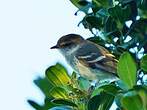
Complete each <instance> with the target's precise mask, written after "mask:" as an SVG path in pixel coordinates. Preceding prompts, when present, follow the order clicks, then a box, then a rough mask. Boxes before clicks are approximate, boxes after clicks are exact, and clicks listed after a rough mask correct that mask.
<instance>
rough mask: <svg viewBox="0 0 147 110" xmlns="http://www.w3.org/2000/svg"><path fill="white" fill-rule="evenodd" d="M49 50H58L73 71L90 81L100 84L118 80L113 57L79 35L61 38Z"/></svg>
mask: <svg viewBox="0 0 147 110" xmlns="http://www.w3.org/2000/svg"><path fill="white" fill-rule="evenodd" d="M51 49H58V50H59V51H60V52H61V53H62V55H63V56H64V57H65V59H66V61H67V63H68V64H69V65H70V66H71V67H72V68H73V69H74V71H76V72H77V73H79V74H80V75H81V76H82V77H84V78H86V79H88V80H90V81H94V80H95V81H96V82H100V83H102V82H113V81H115V80H118V77H117V74H116V65H117V60H116V59H115V57H114V56H113V55H112V54H110V53H109V51H108V50H107V49H105V48H104V47H102V46H100V45H97V44H95V43H93V42H91V41H88V40H85V39H84V38H83V37H82V36H80V35H77V34H68V35H65V36H62V37H61V38H60V39H59V40H58V42H57V44H56V45H55V46H53V47H51Z"/></svg>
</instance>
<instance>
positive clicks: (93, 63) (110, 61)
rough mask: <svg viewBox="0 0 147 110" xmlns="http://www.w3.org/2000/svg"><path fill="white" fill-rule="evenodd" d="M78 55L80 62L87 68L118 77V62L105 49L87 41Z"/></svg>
mask: <svg viewBox="0 0 147 110" xmlns="http://www.w3.org/2000/svg"><path fill="white" fill-rule="evenodd" d="M87 43H88V44H89V45H85V44H83V45H82V46H81V48H79V50H78V51H77V53H76V58H77V59H78V61H79V62H80V63H81V64H82V65H84V66H87V67H91V68H93V69H98V70H102V71H106V72H110V73H113V74H115V75H116V65H117V60H116V59H115V57H114V56H113V55H112V54H110V53H109V51H108V50H106V49H105V48H104V47H102V46H100V45H97V44H94V43H92V42H89V41H87Z"/></svg>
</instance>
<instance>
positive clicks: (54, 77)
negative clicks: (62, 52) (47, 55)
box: [45, 64, 70, 86]
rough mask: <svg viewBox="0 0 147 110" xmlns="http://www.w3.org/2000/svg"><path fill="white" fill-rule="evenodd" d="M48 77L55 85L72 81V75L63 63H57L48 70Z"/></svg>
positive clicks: (62, 84) (63, 84)
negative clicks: (70, 75)
mask: <svg viewBox="0 0 147 110" xmlns="http://www.w3.org/2000/svg"><path fill="white" fill-rule="evenodd" d="M45 73H46V77H47V78H48V80H49V81H50V83H52V84H53V85H54V86H65V85H68V84H69V83H70V77H69V75H68V73H67V71H66V70H65V68H64V67H63V66H62V65H61V64H56V65H54V66H51V67H49V68H48V69H47V70H46V72H45Z"/></svg>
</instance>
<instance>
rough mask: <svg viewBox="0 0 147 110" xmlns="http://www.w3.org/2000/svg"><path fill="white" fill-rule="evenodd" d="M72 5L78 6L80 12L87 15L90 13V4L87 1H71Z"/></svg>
mask: <svg viewBox="0 0 147 110" xmlns="http://www.w3.org/2000/svg"><path fill="white" fill-rule="evenodd" d="M70 1H71V3H72V4H73V5H74V6H76V7H77V8H78V9H79V11H83V12H85V13H88V10H89V8H90V6H91V5H90V2H88V1H86V0H70Z"/></svg>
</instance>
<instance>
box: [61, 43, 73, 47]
mask: <svg viewBox="0 0 147 110" xmlns="http://www.w3.org/2000/svg"><path fill="white" fill-rule="evenodd" d="M71 44H72V43H65V44H63V46H64V47H67V46H70V45H71Z"/></svg>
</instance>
